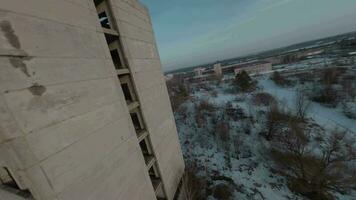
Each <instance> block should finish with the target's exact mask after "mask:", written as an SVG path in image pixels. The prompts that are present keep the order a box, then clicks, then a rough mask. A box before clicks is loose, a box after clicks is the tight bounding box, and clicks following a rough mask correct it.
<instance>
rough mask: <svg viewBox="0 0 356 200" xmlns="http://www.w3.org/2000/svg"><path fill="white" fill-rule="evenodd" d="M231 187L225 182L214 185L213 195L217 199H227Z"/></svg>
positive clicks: (230, 194) (230, 192)
mask: <svg viewBox="0 0 356 200" xmlns="http://www.w3.org/2000/svg"><path fill="white" fill-rule="evenodd" d="M232 194H233V189H232V188H231V187H230V186H228V185H226V184H223V183H221V184H219V185H217V186H215V188H214V193H213V196H214V198H215V199H219V200H229V199H231V198H232Z"/></svg>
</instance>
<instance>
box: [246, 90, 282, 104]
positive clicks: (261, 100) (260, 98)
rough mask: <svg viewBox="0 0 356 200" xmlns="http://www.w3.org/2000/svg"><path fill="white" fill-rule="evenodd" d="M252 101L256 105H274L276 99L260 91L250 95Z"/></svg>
mask: <svg viewBox="0 0 356 200" xmlns="http://www.w3.org/2000/svg"><path fill="white" fill-rule="evenodd" d="M252 103H253V104H254V105H257V106H272V105H275V104H276V103H277V101H276V99H275V98H274V97H273V96H272V95H271V94H269V93H267V92H260V93H256V94H255V95H254V96H253V97H252Z"/></svg>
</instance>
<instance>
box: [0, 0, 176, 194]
mask: <svg viewBox="0 0 356 200" xmlns="http://www.w3.org/2000/svg"><path fill="white" fill-rule="evenodd" d="M113 5H115V7H116V8H117V11H118V12H115V13H117V15H123V16H117V18H118V19H126V20H127V21H128V22H129V23H126V24H125V23H123V22H122V23H121V21H120V33H121V30H122V34H123V35H125V37H124V42H125V47H126V49H127V51H128V57H129V58H130V59H129V62H130V65H131V66H132V67H133V69H134V78H135V81H137V83H136V86H137V88H138V91H139V97H140V99H141V101H142V108H143V111H144V115H145V118H146V120H147V122H148V125H149V130H150V133H151V134H152V140H153V142H154V147H155V149H156V152H157V154H158V155H157V156H158V160H159V162H160V167H161V169H162V173H163V175H164V176H163V178H164V182H165V184H166V185H167V187H168V188H167V189H168V191H169V194H170V195H172V194H173V190H174V187H175V184H176V182H177V181H178V178H179V177H180V175H181V173H182V170H183V161H182V158H181V154H180V147H179V143H178V139H177V134H176V130H175V125H174V120H173V117H172V113H171V110H170V107H169V106H170V105H169V101H168V96H167V92H166V88H165V85H164V82H163V76H162V72H161V69H160V63H159V58H158V54H157V50H156V47H155V44H154V38H153V34H152V28H151V24H150V22H149V18H148V14H147V10H146V9H145V8H143V7H142V6H141V5H139V4H138V3H137V2H136V1H132V2H130V3H127V2H124V1H121V0H116V1H115V2H113ZM123 6H125V7H123ZM132 13H136V14H135V17H132V16H131V15H132ZM136 15H137V16H136ZM138 15H141V16H138ZM143 18H144V19H146V20H144V19H143ZM132 24H134V25H132ZM121 25H122V27H121ZM140 27H141V28H140ZM137 29H139V30H146V31H137ZM144 58H152V59H144ZM148 91H151V92H150V95H148V94H149V92H148ZM152 94H156V95H154V96H152ZM146 95H147V97H146ZM161 98H165V99H164V100H160V99H161ZM158 102H160V103H158ZM0 120H1V122H0V166H7V167H9V168H11V169H12V170H13V171H14V172H15V178H16V180H17V181H18V182H19V183H20V185H21V187H23V188H28V189H29V190H30V191H31V192H32V194H33V195H34V197H35V198H36V199H38V200H52V199H53V200H54V199H56V200H74V199H75V200H81V199H83V200H84V199H86V200H87V199H93V200H97V199H105V200H110V199H125V200H126V199H127V200H128V199H138V200H141V199H150V200H151V199H155V194H154V192H153V191H152V185H151V183H150V180H149V176H148V173H147V170H146V167H145V162H144V159H143V156H142V154H141V152H140V149H139V146H138V142H137V138H136V133H135V131H134V128H133V126H132V123H131V121H130V120H131V119H130V115H129V113H128V109H127V106H126V103H125V100H124V96H123V93H122V90H121V87H120V85H119V82H118V80H117V77H116V74H115V71H114V65H113V63H112V61H111V58H110V53H109V51H108V48H107V44H106V41H105V38H104V34H103V33H102V29H101V27H100V23H99V20H98V19H97V13H96V10H95V7H94V4H93V1H92V0H27V1H26V2H24V1H22V0H2V1H1V4H0ZM167 147H169V149H168V150H167V149H165V148H167Z"/></svg>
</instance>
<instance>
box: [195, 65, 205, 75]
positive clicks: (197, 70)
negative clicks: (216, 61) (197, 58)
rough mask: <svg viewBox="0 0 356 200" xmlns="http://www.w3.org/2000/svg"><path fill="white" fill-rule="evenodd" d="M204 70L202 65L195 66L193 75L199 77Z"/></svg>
mask: <svg viewBox="0 0 356 200" xmlns="http://www.w3.org/2000/svg"><path fill="white" fill-rule="evenodd" d="M204 71H205V68H203V67H198V68H195V69H194V76H195V77H200V76H202V75H203V73H204Z"/></svg>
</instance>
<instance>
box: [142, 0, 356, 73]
mask: <svg viewBox="0 0 356 200" xmlns="http://www.w3.org/2000/svg"><path fill="white" fill-rule="evenodd" d="M140 1H141V2H142V3H143V4H145V5H146V6H147V7H148V8H149V10H150V14H151V17H152V22H153V27H154V31H155V36H156V40H157V44H158V49H159V52H160V56H161V60H162V65H163V69H164V70H165V71H167V70H171V69H177V68H182V67H189V66H193V65H198V64H204V63H208V62H214V61H216V60H222V59H225V58H232V57H237V56H243V55H246V54H250V53H253V52H258V51H263V50H268V49H273V48H277V47H282V46H287V45H290V44H294V43H298V42H302V41H308V40H313V39H317V38H321V37H326V36H331V35H336V34H340V33H345V32H351V31H356V0H140Z"/></svg>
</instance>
